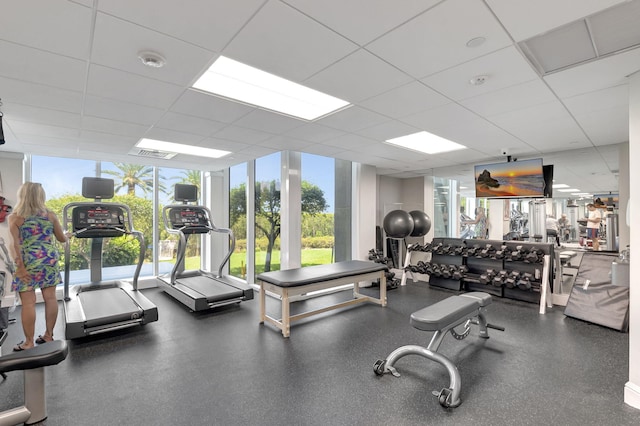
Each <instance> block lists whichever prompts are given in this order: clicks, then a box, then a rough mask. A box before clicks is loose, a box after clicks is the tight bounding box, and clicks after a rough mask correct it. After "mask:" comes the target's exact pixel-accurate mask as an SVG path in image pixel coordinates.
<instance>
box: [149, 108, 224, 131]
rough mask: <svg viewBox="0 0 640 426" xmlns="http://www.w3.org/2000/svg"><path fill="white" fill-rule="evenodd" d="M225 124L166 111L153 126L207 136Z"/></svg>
mask: <svg viewBox="0 0 640 426" xmlns="http://www.w3.org/2000/svg"><path fill="white" fill-rule="evenodd" d="M224 126H225V124H224V123H220V122H217V121H213V120H206V119H204V118H200V117H193V116H190V115H184V114H178V113H175V112H167V113H166V114H165V115H164V116H163V117H162V118H161V119H160V120H158V122H157V123H156V124H155V126H154V127H157V128H160V129H168V130H174V131H176V132H185V133H193V134H196V135H200V136H209V135H211V134H213V133H215V132H217V131H219V130H220V129H222V128H223V127H224Z"/></svg>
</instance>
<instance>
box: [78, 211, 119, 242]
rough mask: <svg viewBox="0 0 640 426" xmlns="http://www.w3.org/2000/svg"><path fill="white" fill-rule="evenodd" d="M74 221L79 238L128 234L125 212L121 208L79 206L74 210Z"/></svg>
mask: <svg viewBox="0 0 640 426" xmlns="http://www.w3.org/2000/svg"><path fill="white" fill-rule="evenodd" d="M72 221H73V222H72V224H73V230H74V232H76V237H77V238H96V237H117V236H120V235H123V234H124V233H125V232H126V229H125V220H124V211H123V209H122V208H121V207H119V206H110V205H108V204H92V205H82V206H78V207H75V208H74V209H73V215H72ZM123 231H124V232H123Z"/></svg>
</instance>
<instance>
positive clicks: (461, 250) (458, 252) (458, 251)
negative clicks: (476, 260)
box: [452, 246, 465, 256]
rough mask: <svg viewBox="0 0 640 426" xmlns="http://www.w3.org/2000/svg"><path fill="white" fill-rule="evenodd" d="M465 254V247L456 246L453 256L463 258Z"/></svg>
mask: <svg viewBox="0 0 640 426" xmlns="http://www.w3.org/2000/svg"><path fill="white" fill-rule="evenodd" d="M464 252H465V247H464V246H455V247H454V248H453V253H452V254H455V255H457V256H462V255H463V254H464Z"/></svg>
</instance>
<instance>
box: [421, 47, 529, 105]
mask: <svg viewBox="0 0 640 426" xmlns="http://www.w3.org/2000/svg"><path fill="white" fill-rule="evenodd" d="M476 76H486V79H485V82H484V84H481V85H473V84H471V83H470V80H471V79H472V78H474V77H476ZM536 78H538V74H537V73H536V72H535V71H534V70H533V68H532V67H531V65H529V62H527V60H526V59H525V58H524V57H523V56H522V54H520V52H519V51H518V50H517V49H516V48H515V47H513V46H511V47H507V48H505V49H502V50H498V51H496V52H492V53H490V54H488V55H485V56H482V57H479V58H476V59H473V60H471V61H469V62H465V63H464V64H461V65H458V66H456V67H453V68H450V69H448V70H446V71H443V72H440V73H437V74H434V75H432V76H430V77H427V78H424V79H422V82H423V83H425V84H426V85H427V86H429V87H431V88H432V89H434V90H436V91H438V92H439V93H442V94H443V95H445V96H447V97H448V98H450V99H453V100H456V101H459V100H463V99H468V98H471V97H474V96H478V95H481V94H484V93H488V92H492V91H494V90H500V89H504V88H505V87H509V86H513V85H516V84H520V83H524V82H527V81H531V80H533V79H536Z"/></svg>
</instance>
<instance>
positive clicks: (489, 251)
mask: <svg viewBox="0 0 640 426" xmlns="http://www.w3.org/2000/svg"><path fill="white" fill-rule="evenodd" d="M495 252H496V248H495V247H494V246H492V245H491V244H487V245H486V246H484V248H483V249H482V250H480V253H476V256H477V257H484V258H486V257H491V256H493V254H494V253H495Z"/></svg>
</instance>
